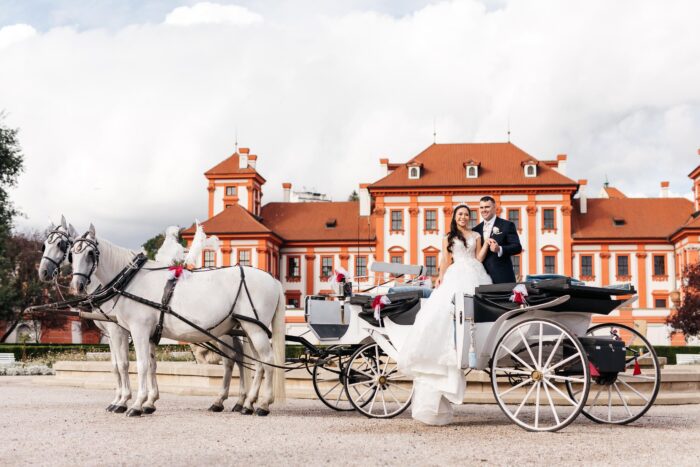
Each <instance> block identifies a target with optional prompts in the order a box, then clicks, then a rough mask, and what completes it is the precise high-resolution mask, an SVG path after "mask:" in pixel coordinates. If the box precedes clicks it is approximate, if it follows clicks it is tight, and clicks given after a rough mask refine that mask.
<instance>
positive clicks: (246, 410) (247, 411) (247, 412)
mask: <svg viewBox="0 0 700 467" xmlns="http://www.w3.org/2000/svg"><path fill="white" fill-rule="evenodd" d="M241 413H242V414H243V415H253V409H249V408H247V407H243V408H242V409H241Z"/></svg>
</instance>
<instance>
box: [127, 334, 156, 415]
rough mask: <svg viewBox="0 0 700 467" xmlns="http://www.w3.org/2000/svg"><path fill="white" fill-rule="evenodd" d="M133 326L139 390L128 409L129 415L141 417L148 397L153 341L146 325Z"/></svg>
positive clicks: (132, 335)
mask: <svg viewBox="0 0 700 467" xmlns="http://www.w3.org/2000/svg"><path fill="white" fill-rule="evenodd" d="M129 327H130V328H131V337H132V338H133V341H134V350H135V351H136V371H137V372H138V384H139V391H138V394H136V399H134V403H133V404H132V405H131V408H130V409H129V410H127V411H126V415H127V416H129V417H140V416H141V415H142V414H143V403H144V402H145V401H146V398H147V397H148V388H147V385H148V378H149V376H150V375H149V371H150V369H151V362H150V350H151V343H150V341H149V339H150V333H149V332H148V329H149V328H150V327H148V328H146V327H145V326H138V327H136V326H134V327H132V326H129Z"/></svg>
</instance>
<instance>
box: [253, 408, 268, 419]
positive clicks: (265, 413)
mask: <svg viewBox="0 0 700 467" xmlns="http://www.w3.org/2000/svg"><path fill="white" fill-rule="evenodd" d="M255 415H257V416H258V417H267V416H268V415H270V411H269V410H265V409H261V408H260V407H258V408H257V409H255Z"/></svg>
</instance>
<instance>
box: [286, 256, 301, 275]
mask: <svg viewBox="0 0 700 467" xmlns="http://www.w3.org/2000/svg"><path fill="white" fill-rule="evenodd" d="M299 276H301V257H299V256H290V257H288V258H287V277H299Z"/></svg>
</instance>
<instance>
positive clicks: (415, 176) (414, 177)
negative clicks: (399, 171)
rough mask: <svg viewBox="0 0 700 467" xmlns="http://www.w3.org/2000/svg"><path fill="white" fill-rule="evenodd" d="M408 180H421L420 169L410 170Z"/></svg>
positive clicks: (415, 167)
mask: <svg viewBox="0 0 700 467" xmlns="http://www.w3.org/2000/svg"><path fill="white" fill-rule="evenodd" d="M408 178H410V179H411V180H417V179H419V178H420V167H417V166H413V167H409V168H408Z"/></svg>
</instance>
